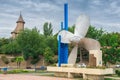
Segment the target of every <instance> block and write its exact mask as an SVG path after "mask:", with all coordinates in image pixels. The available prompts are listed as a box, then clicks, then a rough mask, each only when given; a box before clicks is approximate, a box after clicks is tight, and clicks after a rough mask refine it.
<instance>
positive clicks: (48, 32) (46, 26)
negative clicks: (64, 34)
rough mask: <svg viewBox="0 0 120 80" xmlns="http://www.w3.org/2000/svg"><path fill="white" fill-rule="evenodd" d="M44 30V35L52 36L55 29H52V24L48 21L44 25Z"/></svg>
mask: <svg viewBox="0 0 120 80" xmlns="http://www.w3.org/2000/svg"><path fill="white" fill-rule="evenodd" d="M43 32H44V35H45V36H46V37H47V36H52V35H53V33H52V32H53V29H52V24H51V23H48V22H46V23H45V24H44V26H43Z"/></svg>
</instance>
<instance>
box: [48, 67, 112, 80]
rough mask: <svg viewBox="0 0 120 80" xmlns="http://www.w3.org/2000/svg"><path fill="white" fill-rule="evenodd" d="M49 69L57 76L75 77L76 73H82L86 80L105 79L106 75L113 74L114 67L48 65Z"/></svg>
mask: <svg viewBox="0 0 120 80" xmlns="http://www.w3.org/2000/svg"><path fill="white" fill-rule="evenodd" d="M47 71H52V72H55V76H60V77H68V78H73V77H74V76H75V75H76V74H77V75H79V76H80V74H82V76H83V79H85V80H104V75H106V74H113V73H114V71H113V69H112V68H107V69H91V68H71V67H70V68H69V67H47Z"/></svg>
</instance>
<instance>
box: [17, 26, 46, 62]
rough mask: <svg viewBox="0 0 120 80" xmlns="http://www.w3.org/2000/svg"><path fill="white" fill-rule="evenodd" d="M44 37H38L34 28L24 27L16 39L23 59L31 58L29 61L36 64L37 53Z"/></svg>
mask: <svg viewBox="0 0 120 80" xmlns="http://www.w3.org/2000/svg"><path fill="white" fill-rule="evenodd" d="M43 40H44V39H42V37H40V34H39V31H38V30H37V29H36V28H33V29H32V30H30V29H25V30H24V31H22V32H21V33H20V34H19V35H18V37H17V38H16V41H17V42H18V44H19V45H20V48H21V50H22V53H23V57H24V59H25V60H28V59H32V61H31V63H34V64H36V63H37V62H38V61H39V58H40V57H39V55H40V53H42V52H41V51H43V50H41V47H42V48H43V47H44V43H43V42H44V41H43Z"/></svg>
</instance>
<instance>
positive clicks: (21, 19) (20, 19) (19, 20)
mask: <svg viewBox="0 0 120 80" xmlns="http://www.w3.org/2000/svg"><path fill="white" fill-rule="evenodd" d="M18 22H23V23H25V21H24V20H23V17H22V14H21V11H20V16H19V18H18V20H17V22H16V23H18Z"/></svg>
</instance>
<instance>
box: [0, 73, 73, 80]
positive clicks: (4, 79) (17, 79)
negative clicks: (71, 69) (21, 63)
mask: <svg viewBox="0 0 120 80" xmlns="http://www.w3.org/2000/svg"><path fill="white" fill-rule="evenodd" d="M0 80H73V79H67V78H57V77H46V76H34V75H23V74H6V75H4V74H0Z"/></svg>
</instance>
